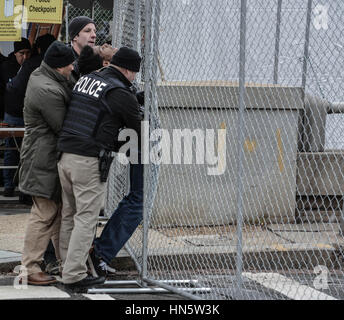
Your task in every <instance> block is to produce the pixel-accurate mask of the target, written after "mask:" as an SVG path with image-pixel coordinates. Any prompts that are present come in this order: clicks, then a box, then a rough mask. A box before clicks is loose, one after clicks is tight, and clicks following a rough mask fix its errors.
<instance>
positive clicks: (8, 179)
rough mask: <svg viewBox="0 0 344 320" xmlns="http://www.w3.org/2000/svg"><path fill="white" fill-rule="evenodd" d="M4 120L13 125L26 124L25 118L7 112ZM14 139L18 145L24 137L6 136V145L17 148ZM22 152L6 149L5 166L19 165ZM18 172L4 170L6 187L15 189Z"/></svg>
mask: <svg viewBox="0 0 344 320" xmlns="http://www.w3.org/2000/svg"><path fill="white" fill-rule="evenodd" d="M4 122H5V123H7V124H9V125H11V126H17V127H23V126H24V119H23V118H18V117H14V116H11V115H10V114H8V113H6V112H5V117H4ZM14 139H16V142H17V144H18V146H20V145H21V143H22V140H23V139H22V138H6V139H5V147H6V148H15V147H16V144H15V141H14ZM19 159H20V154H19V152H18V151H17V150H5V151H4V165H5V166H17V165H18V164H19ZM15 173H16V169H4V170H3V179H4V187H5V189H14V188H15V184H14V181H13V180H14V175H15Z"/></svg>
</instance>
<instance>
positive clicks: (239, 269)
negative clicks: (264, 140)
mask: <svg viewBox="0 0 344 320" xmlns="http://www.w3.org/2000/svg"><path fill="white" fill-rule="evenodd" d="M246 12H247V0H241V15H240V57H239V61H240V66H239V123H238V155H239V161H238V175H237V185H238V189H237V206H238V207H237V237H238V242H237V259H236V276H237V282H238V288H239V295H240V297H239V299H241V298H242V285H243V280H242V268H243V266H242V265H243V253H242V228H243V191H244V190H243V181H242V176H243V159H244V153H243V152H244V139H245V132H244V131H245V129H244V126H245V123H244V115H245V101H244V99H245V63H246Z"/></svg>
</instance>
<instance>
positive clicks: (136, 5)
mask: <svg viewBox="0 0 344 320" xmlns="http://www.w3.org/2000/svg"><path fill="white" fill-rule="evenodd" d="M140 4H141V0H134V31H133V33H134V36H133V39H132V41H133V42H132V46H133V49H135V50H137V51H139V50H140V48H139V47H138V34H139V25H140V17H141V14H140Z"/></svg>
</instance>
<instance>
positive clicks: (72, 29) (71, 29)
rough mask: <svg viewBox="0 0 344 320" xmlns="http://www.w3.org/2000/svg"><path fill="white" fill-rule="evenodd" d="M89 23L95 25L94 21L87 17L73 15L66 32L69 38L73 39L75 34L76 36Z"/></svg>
mask: <svg viewBox="0 0 344 320" xmlns="http://www.w3.org/2000/svg"><path fill="white" fill-rule="evenodd" d="M89 23H93V24H94V25H96V24H95V22H94V21H93V20H92V19H91V18H89V17H85V16H79V17H75V18H74V19H73V20H72V21H71V22H70V23H69V25H68V33H69V38H70V40H73V39H74V38H75V36H77V35H78V33H79V32H80V31H81V30H82V29H83V28H84V27H85V26H86V25H88V24H89Z"/></svg>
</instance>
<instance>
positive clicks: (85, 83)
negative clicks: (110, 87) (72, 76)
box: [73, 76, 107, 98]
mask: <svg viewBox="0 0 344 320" xmlns="http://www.w3.org/2000/svg"><path fill="white" fill-rule="evenodd" d="M106 86H107V84H106V83H105V82H102V81H100V80H96V79H92V78H89V77H87V76H83V77H81V78H80V79H79V81H78V82H77V83H76V84H75V86H74V89H73V90H74V91H77V92H80V93H84V94H88V95H89V96H93V97H95V98H99V94H100V93H101V92H102V91H103V90H104V88H105V87H106Z"/></svg>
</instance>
